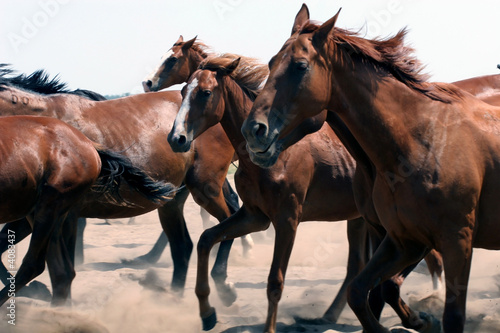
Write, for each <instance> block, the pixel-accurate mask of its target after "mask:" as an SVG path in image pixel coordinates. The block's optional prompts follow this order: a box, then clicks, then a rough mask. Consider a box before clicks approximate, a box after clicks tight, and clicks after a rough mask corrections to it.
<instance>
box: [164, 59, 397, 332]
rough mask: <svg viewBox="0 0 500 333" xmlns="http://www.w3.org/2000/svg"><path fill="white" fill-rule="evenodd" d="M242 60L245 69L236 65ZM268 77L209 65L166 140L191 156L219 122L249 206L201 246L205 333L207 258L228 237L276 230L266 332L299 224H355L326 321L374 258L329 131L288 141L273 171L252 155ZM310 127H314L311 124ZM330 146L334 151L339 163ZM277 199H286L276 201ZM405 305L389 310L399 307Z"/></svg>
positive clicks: (253, 68)
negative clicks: (254, 113)
mask: <svg viewBox="0 0 500 333" xmlns="http://www.w3.org/2000/svg"><path fill="white" fill-rule="evenodd" d="M240 61H241V62H242V64H241V65H239V66H238V64H239V62H240ZM267 73H268V71H267V69H266V66H263V65H259V64H258V63H257V62H255V61H254V60H251V59H249V58H245V57H239V58H238V57H237V56H235V55H231V54H228V55H224V56H221V57H212V58H209V59H207V60H205V61H203V62H202V64H201V65H200V70H198V71H196V72H195V73H194V74H193V75H192V77H191V78H190V80H189V82H188V85H187V88H186V89H185V90H186V91H185V92H184V94H185V96H184V99H183V104H182V106H181V109H180V110H179V113H178V116H177V118H176V120H175V122H174V126H173V129H172V131H171V132H170V135H169V137H168V139H169V142H170V144H171V146H172V148H173V149H174V151H179V152H183V151H187V150H189V149H190V146H191V143H192V142H193V140H194V139H196V138H197V137H198V136H199V135H200V134H202V133H203V132H204V131H205V130H206V129H207V128H210V127H211V126H213V125H215V124H217V123H219V122H220V123H221V124H222V127H223V128H224V130H225V131H226V134H227V135H228V137H229V139H230V141H231V143H232V144H233V147H234V148H235V150H236V152H237V154H238V159H239V166H238V170H237V172H236V174H235V183H236V186H237V189H238V193H241V195H240V196H241V198H242V200H243V207H242V208H241V209H240V210H239V211H238V212H237V213H235V214H234V215H232V216H231V217H229V218H228V219H226V220H225V221H223V222H222V223H221V224H220V225H218V226H215V227H212V228H210V229H207V230H206V231H205V232H204V233H203V234H202V235H201V237H200V240H199V242H198V274H197V283H196V288H195V291H196V294H197V296H198V299H199V304H200V315H201V318H202V322H203V328H204V329H205V330H209V329H211V328H212V327H213V326H214V325H215V322H216V314H215V309H214V308H212V307H211V306H210V303H209V301H208V296H209V287H208V254H209V252H210V249H211V248H212V246H213V245H214V244H215V243H217V242H220V241H221V240H222V239H231V238H234V237H239V236H241V235H244V234H247V233H250V232H254V231H261V230H265V229H267V228H268V227H269V225H270V223H271V222H272V223H273V225H274V228H275V231H276V240H275V252H274V255H273V263H272V266H271V271H270V274H269V279H268V281H269V282H268V290H267V295H268V302H269V310H268V315H267V319H266V324H265V331H266V332H272V331H274V330H275V328H276V316H277V306H278V301H279V300H280V298H281V292H282V290H283V284H284V277H285V273H286V268H287V263H288V259H289V256H290V253H291V250H292V247H293V240H294V239H295V233H296V229H297V226H298V224H299V222H303V221H339V220H346V219H347V220H349V222H348V225H349V228H348V236H349V244H350V251H349V260H348V266H349V269H348V272H347V276H346V279H345V281H344V284H343V286H342V287H341V290H340V291H339V293H338V295H337V297H336V299H335V300H334V302H333V303H332V305H331V306H330V308H329V309H328V310H327V311H326V313H325V316H324V321H323V322H332V321H336V320H337V319H338V316H339V315H340V312H341V311H342V309H343V307H344V305H345V301H344V302H343V300H344V299H345V297H344V295H345V292H344V290H345V288H346V287H347V284H348V282H350V281H351V280H352V278H353V277H354V276H355V275H356V274H357V273H358V272H359V271H360V268H361V267H362V266H363V265H364V261H365V260H366V259H367V256H368V254H367V253H363V250H366V248H367V247H363V246H361V245H362V244H365V243H366V232H364V230H365V228H366V225H365V222H364V221H363V219H362V218H360V215H359V212H358V210H357V208H356V205H355V201H354V195H353V193H352V179H353V176H354V170H355V163H354V160H353V159H352V157H351V156H350V154H349V153H348V151H347V150H346V149H345V147H344V146H343V145H342V144H341V142H340V140H339V139H338V138H337V137H336V135H335V134H334V133H333V131H332V130H331V129H330V128H329V127H328V126H323V127H322V128H321V129H320V130H319V131H318V132H316V133H314V134H311V135H310V136H306V137H304V132H306V133H308V132H309V131H310V130H306V131H304V129H303V128H301V129H300V130H299V131H298V132H297V136H296V137H297V138H303V137H304V138H303V139H302V140H300V141H298V142H297V140H294V138H293V137H289V138H288V139H287V140H286V141H284V142H283V144H282V149H283V150H285V151H286V153H285V154H283V155H281V157H280V158H279V159H278V161H277V162H276V164H275V166H273V167H272V168H269V169H263V168H261V167H258V166H256V165H255V164H254V163H253V162H252V161H251V159H250V157H249V155H248V154H247V153H246V151H245V149H244V146H245V141H244V139H243V137H242V135H241V133H240V128H241V125H242V123H243V120H244V119H245V118H246V115H247V113H248V112H249V110H250V108H251V105H252V99H254V98H255V95H256V94H257V92H258V86H259V85H261V84H262V82H263V81H264V80H265V78H267ZM304 126H306V127H310V124H305V125H303V126H302V127H304ZM293 144H294V145H293ZM289 146H291V147H290V148H288V149H287V147H289ZM330 148H333V149H334V150H335V153H334V156H333V157H332V156H331V153H330V151H331V149H330ZM277 193H279V194H280V196H279V197H278V198H276V194H277ZM325 193H327V194H330V195H331V196H332V197H334V198H335V200H334V201H333V203H332V202H331V201H330V200H328V202H326V201H325V200H324V199H323V198H328V196H325ZM360 231H361V232H360ZM364 255H365V256H364ZM397 298H399V297H397ZM401 302H402V301H401ZM399 304H400V303H395V302H394V303H392V304H391V305H394V306H396V307H398V306H399Z"/></svg>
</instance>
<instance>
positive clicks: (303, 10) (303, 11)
mask: <svg viewBox="0 0 500 333" xmlns="http://www.w3.org/2000/svg"><path fill="white" fill-rule="evenodd" d="M308 20H309V9H308V8H307V6H306V4H305V3H303V4H302V7H300V10H299V12H298V13H297V15H296V16H295V21H294V22H293V27H292V33H291V35H293V34H294V33H296V32H297V31H299V29H300V27H301V26H302V25H303V24H304V23H305V22H306V21H308Z"/></svg>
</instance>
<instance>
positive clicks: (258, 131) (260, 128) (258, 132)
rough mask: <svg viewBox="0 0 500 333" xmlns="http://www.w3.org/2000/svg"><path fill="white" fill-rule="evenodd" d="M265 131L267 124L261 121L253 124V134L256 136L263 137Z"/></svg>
mask: <svg viewBox="0 0 500 333" xmlns="http://www.w3.org/2000/svg"><path fill="white" fill-rule="evenodd" d="M266 133H267V126H266V125H264V124H262V123H256V124H255V125H254V126H253V134H254V136H255V137H256V138H260V137H263V136H264V135H266Z"/></svg>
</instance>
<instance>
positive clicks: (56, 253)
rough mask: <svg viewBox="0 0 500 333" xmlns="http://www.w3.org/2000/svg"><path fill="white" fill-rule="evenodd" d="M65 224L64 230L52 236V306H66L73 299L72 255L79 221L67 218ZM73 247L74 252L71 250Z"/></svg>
mask: <svg viewBox="0 0 500 333" xmlns="http://www.w3.org/2000/svg"><path fill="white" fill-rule="evenodd" d="M63 223H64V225H63V227H62V228H61V229H62V230H61V231H60V232H58V233H57V234H54V235H53V236H52V238H51V240H50V243H49V248H48V254H47V267H48V269H49V274H50V281H51V283H52V302H51V305H52V306H61V305H65V304H66V302H67V301H68V300H69V299H70V297H71V283H72V282H73V279H74V278H75V276H76V273H75V269H74V259H73V258H72V254H71V253H72V252H74V241H73V240H74V239H75V238H76V229H77V226H76V224H77V219H76V218H66V220H65V221H64V222H63ZM70 224H73V225H70ZM71 246H73V251H72V250H71V249H70V248H69V247H71Z"/></svg>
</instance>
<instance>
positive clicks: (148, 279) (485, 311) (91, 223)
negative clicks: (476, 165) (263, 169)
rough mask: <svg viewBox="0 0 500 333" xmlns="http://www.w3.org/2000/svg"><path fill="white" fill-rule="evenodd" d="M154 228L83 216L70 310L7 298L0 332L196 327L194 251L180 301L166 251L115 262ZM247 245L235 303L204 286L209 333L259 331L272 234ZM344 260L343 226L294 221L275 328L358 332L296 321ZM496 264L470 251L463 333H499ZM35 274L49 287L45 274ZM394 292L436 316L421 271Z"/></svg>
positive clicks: (335, 279) (148, 222) (390, 315)
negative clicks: (141, 262)
mask: <svg viewBox="0 0 500 333" xmlns="http://www.w3.org/2000/svg"><path fill="white" fill-rule="evenodd" d="M231 180H232V179H231ZM184 213H185V218H186V221H187V224H188V229H189V231H190V234H191V237H192V239H193V242H194V243H196V241H197V240H198V238H199V236H200V234H201V232H202V222H201V217H200V209H199V207H198V206H197V205H196V204H195V203H194V202H193V201H192V199H191V198H189V199H188V201H187V202H186V206H185V208H184ZM271 229H272V226H271ZM160 232H161V226H160V223H159V220H158V217H157V215H156V212H152V213H149V214H146V215H143V216H140V217H138V218H137V219H136V222H135V224H128V219H123V220H113V221H111V225H107V224H105V223H104V221H103V220H98V219H89V220H88V225H87V229H86V230H85V236H84V237H85V238H84V242H85V263H84V264H83V265H81V266H79V267H78V268H77V276H76V278H75V280H74V282H73V289H72V307H71V308H51V307H50V304H49V302H46V301H42V300H32V299H28V298H26V297H16V298H15V305H16V307H15V324H16V325H15V326H14V325H11V324H10V323H9V321H10V322H11V323H12V321H11V320H12V319H11V318H12V316H11V317H9V316H7V315H8V314H9V313H11V312H12V311H11V310H9V309H8V308H7V306H8V305H9V304H10V303H6V304H4V305H2V307H1V308H0V332H12V333H14V332H16V333H17V332H19V333H20V332H23V333H24V332H30V333H31V332H37V333H49V332H50V333H56V332H61V333H62V332H89V333H90V332H92V333H94V332H110V333H115V332H116V333H137V332H175V333H184V332H186V333H192V332H200V331H201V321H200V319H199V317H198V304H197V299H196V296H195V294H194V284H195V278H196V251H193V255H192V257H191V262H190V269H189V271H188V277H187V283H186V289H185V292H184V295H183V297H180V296H179V295H175V294H172V293H171V292H170V290H169V284H170V279H171V275H172V269H173V267H172V261H171V259H170V253H169V251H168V250H167V251H165V253H164V254H163V256H162V258H161V259H160V261H159V263H158V264H155V265H153V266H151V267H134V266H127V265H126V264H123V263H122V259H132V258H135V257H136V256H139V255H142V254H144V253H146V252H147V251H149V250H150V249H151V246H152V245H153V244H154V242H155V241H156V239H157V237H158V235H159V234H160ZM254 241H255V246H254V248H253V249H252V252H251V256H250V257H249V258H246V257H244V256H243V253H242V248H241V242H240V241H239V240H236V241H235V242H234V245H233V251H232V252H231V256H230V261H229V269H228V274H229V280H230V281H232V282H233V283H234V284H235V287H236V289H237V292H238V299H237V300H236V302H235V303H234V304H233V305H232V306H230V307H224V305H223V304H222V303H221V302H220V301H218V298H217V295H216V293H215V289H214V288H212V294H211V300H212V301H213V303H214V305H215V307H216V308H217V315H218V323H217V326H216V327H215V328H214V329H213V330H212V331H211V332H228V333H229V332H233V333H236V332H252V333H253V332H262V329H263V323H264V320H265V315H266V311H267V298H266V284H267V275H268V272H269V268H270V263H271V258H272V253H273V243H274V234H273V230H270V231H268V232H261V233H259V234H257V235H255V236H254ZM26 248H27V241H24V242H22V243H21V244H19V245H18V246H17V247H16V257H17V260H19V261H18V262H19V263H20V260H21V259H22V257H23V255H24V252H25V251H26ZM195 249H196V247H195ZM3 260H4V261H5V260H6V256H5V255H4V257H3ZM346 261H347V239H346V222H335V223H325V222H321V223H320V222H306V223H302V224H300V226H299V231H298V235H297V239H296V242H295V246H294V250H293V253H292V257H291V260H290V265H289V269H288V272H287V277H286V282H285V290H284V293H283V298H282V301H281V302H280V308H279V312H278V321H279V323H278V327H277V329H278V331H279V332H288V333H293V332H329V333H334V332H361V326H360V325H359V323H358V322H357V320H356V318H355V316H354V314H353V313H352V312H351V311H350V309H348V308H346V309H345V310H344V312H343V313H342V316H341V318H340V320H339V323H338V324H335V325H320V326H316V325H312V324H310V323H309V322H307V321H302V320H300V318H299V319H297V317H303V318H316V317H320V316H321V315H322V314H323V312H324V311H325V310H326V308H327V307H328V305H329V304H330V302H331V301H332V300H333V297H334V296H335V295H336V292H337V291H338V289H339V288H340V285H341V284H342V281H343V278H344V275H345V265H346ZM499 265H500V252H493V251H484V250H480V249H475V250H474V259H473V267H472V273H471V280H470V284H469V293H468V302H467V315H468V318H467V325H466V332H481V333H484V332H499V331H500V287H499V286H500V278H499V276H500V267H499ZM38 280H39V281H41V282H43V283H45V284H47V285H49V284H50V280H49V276H48V273H47V272H44V273H43V274H42V275H41V276H40V277H39V278H38ZM402 296H403V298H404V299H405V300H406V301H408V302H409V303H410V304H411V305H412V306H414V307H415V308H418V309H419V310H421V311H428V312H432V313H434V314H435V315H436V316H437V317H438V318H440V317H441V311H442V299H443V292H438V293H433V291H432V282H431V279H430V277H429V276H428V275H427V274H426V270H425V269H423V268H420V269H419V268H417V271H416V272H413V273H412V274H410V276H409V277H408V279H407V280H406V281H405V283H404V286H403V290H402ZM429 307H430V308H429ZM382 323H383V324H384V325H385V326H389V327H393V326H396V325H398V324H399V320H398V318H397V317H396V315H395V313H394V312H393V311H392V309H390V308H389V307H386V308H385V309H384V312H383V313H382Z"/></svg>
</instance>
